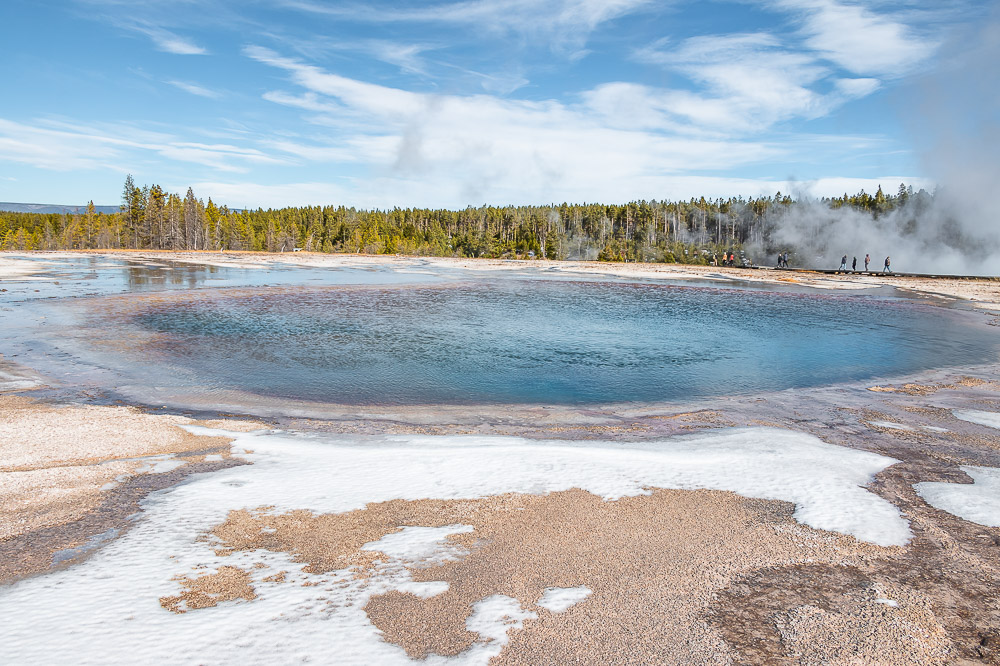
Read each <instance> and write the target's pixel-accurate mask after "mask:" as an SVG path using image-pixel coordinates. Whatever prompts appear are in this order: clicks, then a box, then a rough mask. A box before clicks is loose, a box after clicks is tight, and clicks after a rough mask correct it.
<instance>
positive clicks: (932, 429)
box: [920, 425, 948, 432]
mask: <svg viewBox="0 0 1000 666" xmlns="http://www.w3.org/2000/svg"><path fill="white" fill-rule="evenodd" d="M920 429H921V430H927V431H929V432H948V429H947V428H939V427H938V426H929V425H922V426H920Z"/></svg>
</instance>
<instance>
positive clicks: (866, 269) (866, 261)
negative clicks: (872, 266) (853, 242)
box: [865, 254, 872, 273]
mask: <svg viewBox="0 0 1000 666" xmlns="http://www.w3.org/2000/svg"><path fill="white" fill-rule="evenodd" d="M871 260H872V258H871V257H869V256H868V255H867V254H866V255H865V273H867V272H868V262H869V261H871Z"/></svg>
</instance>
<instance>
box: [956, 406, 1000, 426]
mask: <svg viewBox="0 0 1000 666" xmlns="http://www.w3.org/2000/svg"><path fill="white" fill-rule="evenodd" d="M951 413H952V414H954V415H955V418H956V419H962V420H963V421H968V422H969V423H975V424H978V425H984V426H987V427H990V428H1000V414H998V413H997V412H980V411H976V410H974V409H953V410H951Z"/></svg>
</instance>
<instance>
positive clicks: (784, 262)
mask: <svg viewBox="0 0 1000 666" xmlns="http://www.w3.org/2000/svg"><path fill="white" fill-rule="evenodd" d="M778 268H788V253H787V252H784V253H782V252H779V253H778Z"/></svg>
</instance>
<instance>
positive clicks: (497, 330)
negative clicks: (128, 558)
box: [89, 273, 997, 404]
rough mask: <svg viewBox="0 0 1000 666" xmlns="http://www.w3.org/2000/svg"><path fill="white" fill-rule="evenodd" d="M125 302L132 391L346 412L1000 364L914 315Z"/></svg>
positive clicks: (950, 327)
mask: <svg viewBox="0 0 1000 666" xmlns="http://www.w3.org/2000/svg"><path fill="white" fill-rule="evenodd" d="M137 274H138V273H137ZM138 279H145V278H143V277H142V276H141V274H139V278H138ZM165 279H170V278H165ZM121 300H122V301H125V299H121ZM127 302H128V307H127V308H120V309H119V310H118V311H117V314H113V315H103V314H97V313H94V314H92V319H91V321H90V324H89V325H90V326H91V327H93V328H92V330H94V331H97V330H99V329H104V330H109V331H113V335H114V337H116V338H125V339H128V340H129V341H130V342H129V345H127V347H126V351H125V352H124V353H123V352H122V351H121V349H120V348H117V349H116V351H115V353H114V354H110V353H108V354H105V356H104V358H103V362H104V363H105V364H106V365H109V366H113V367H115V368H117V369H118V371H119V372H121V373H122V374H124V375H126V376H128V377H129V378H130V379H131V381H133V382H134V383H137V384H146V385H152V384H161V385H162V384H171V385H174V386H176V387H178V388H180V387H183V386H185V385H187V386H188V387H189V388H190V389H191V390H198V391H209V392H210V391H212V390H222V389H237V390H243V391H249V392H253V393H257V394H262V395H266V396H272V397H276V398H295V399H305V400H312V401H320V402H331V403H347V404H427V403H458V404H462V403H469V404H472V403H509V404H523V403H559V404H598V403H608V402H619V401H667V400H683V399H688V398H695V397H703V396H712V395H724V394H736V393H744V394H745V393H752V392H756V391H765V390H776V389H784V388H790V387H804V386H815V385H822V384H830V383H835V382H839V381H847V380H853V379H861V378H866V377H873V376H884V375H892V374H901V373H907V372H913V371H918V370H923V369H926V368H931V367H944V366H952V365H963V364H973V363H981V362H983V361H985V360H987V359H988V360H993V359H994V358H995V356H996V352H997V339H996V338H997V336H996V335H995V330H988V328H987V327H979V326H974V325H970V324H969V323H968V322H967V320H966V319H965V318H964V317H963V316H962V315H961V313H956V312H950V311H947V310H944V309H940V308H931V307H927V306H922V305H918V304H914V303H910V302H901V301H886V300H877V299H871V298H863V297H844V296H814V295H806V294H779V293H774V292H767V291H746V290H729V289H706V288H690V287H676V286H663V285H651V284H626V283H608V282H602V283H584V282H549V281H542V280H530V281H529V280H497V281H495V282H486V281H482V280H479V281H474V282H467V283H461V284H454V285H449V286H420V285H410V286H405V287H392V288H385V287H373V286H368V287H364V288H322V287H319V288H314V287H297V288H287V289H269V290H260V289H250V290H247V289H243V290H238V291H237V290H228V291H227V290H219V291H211V292H204V291H203V292H201V295H200V297H198V298H193V297H186V296H185V297H179V298H161V297H148V298H146V299H145V300H144V299H143V298H137V297H135V296H131V297H129V298H128V300H127ZM152 360H155V361H156V362H155V363H151V362H150V361H152ZM195 387H197V389H195Z"/></svg>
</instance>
